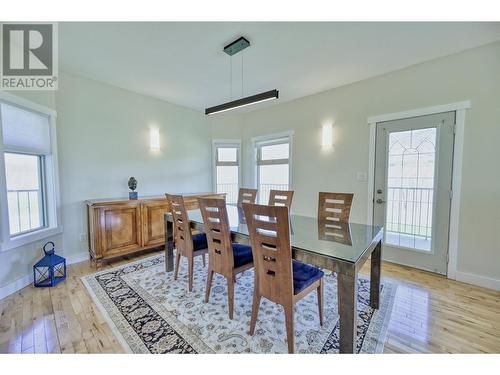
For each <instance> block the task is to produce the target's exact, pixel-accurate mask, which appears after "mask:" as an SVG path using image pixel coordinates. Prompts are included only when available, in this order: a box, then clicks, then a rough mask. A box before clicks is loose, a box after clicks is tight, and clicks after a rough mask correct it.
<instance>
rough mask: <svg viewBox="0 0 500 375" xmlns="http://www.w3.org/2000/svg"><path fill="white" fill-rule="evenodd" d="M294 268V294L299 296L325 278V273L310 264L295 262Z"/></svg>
mask: <svg viewBox="0 0 500 375" xmlns="http://www.w3.org/2000/svg"><path fill="white" fill-rule="evenodd" d="M292 266H293V294H299V293H300V292H302V291H303V290H304V289H305V288H307V287H308V286H309V285H311V284H312V283H314V282H315V281H317V280H319V279H321V277H323V275H324V272H323V271H321V270H320V269H319V268H316V267H314V266H310V265H309V264H306V263H302V262H299V261H297V260H294V261H293V262H292Z"/></svg>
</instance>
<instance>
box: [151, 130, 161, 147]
mask: <svg viewBox="0 0 500 375" xmlns="http://www.w3.org/2000/svg"><path fill="white" fill-rule="evenodd" d="M149 148H150V149H151V151H159V150H160V129H158V128H156V127H151V128H149Z"/></svg>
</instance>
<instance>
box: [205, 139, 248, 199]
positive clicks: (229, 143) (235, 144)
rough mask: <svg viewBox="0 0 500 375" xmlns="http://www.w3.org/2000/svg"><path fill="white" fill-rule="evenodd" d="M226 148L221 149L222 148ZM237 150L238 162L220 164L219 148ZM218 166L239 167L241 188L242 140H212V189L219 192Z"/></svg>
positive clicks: (239, 185)
mask: <svg viewBox="0 0 500 375" xmlns="http://www.w3.org/2000/svg"><path fill="white" fill-rule="evenodd" d="M221 145H222V146H225V147H220V146H221ZM219 147H220V148H237V152H236V162H219V161H218V157H219V156H218V153H217V148H219ZM218 166H236V167H238V189H239V188H240V187H241V176H242V174H241V139H226V138H215V139H212V189H213V192H214V193H216V192H217V167H218Z"/></svg>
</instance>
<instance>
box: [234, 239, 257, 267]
mask: <svg viewBox="0 0 500 375" xmlns="http://www.w3.org/2000/svg"><path fill="white" fill-rule="evenodd" d="M233 257H234V268H238V267H241V266H243V265H245V264H248V263H251V262H253V255H252V248H251V247H250V246H248V245H243V244H241V243H233Z"/></svg>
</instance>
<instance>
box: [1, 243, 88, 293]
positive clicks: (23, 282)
mask: <svg viewBox="0 0 500 375" xmlns="http://www.w3.org/2000/svg"><path fill="white" fill-rule="evenodd" d="M88 259H89V253H87V252H84V253H81V254H75V255H70V256H69V257H67V258H66V264H67V265H70V264H74V263H79V262H83V261H86V260H88ZM32 283H33V273H32V272H30V274H29V275H25V276H23V277H21V278H20V279H17V280H16V281H14V282H12V283H10V284H7V285H5V286H3V287H1V288H0V299H3V298H5V297H8V296H10V295H11V294H13V293H15V292H17V291H19V290H21V289H23V288H25V287H27V286H28V285H30V284H32Z"/></svg>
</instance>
